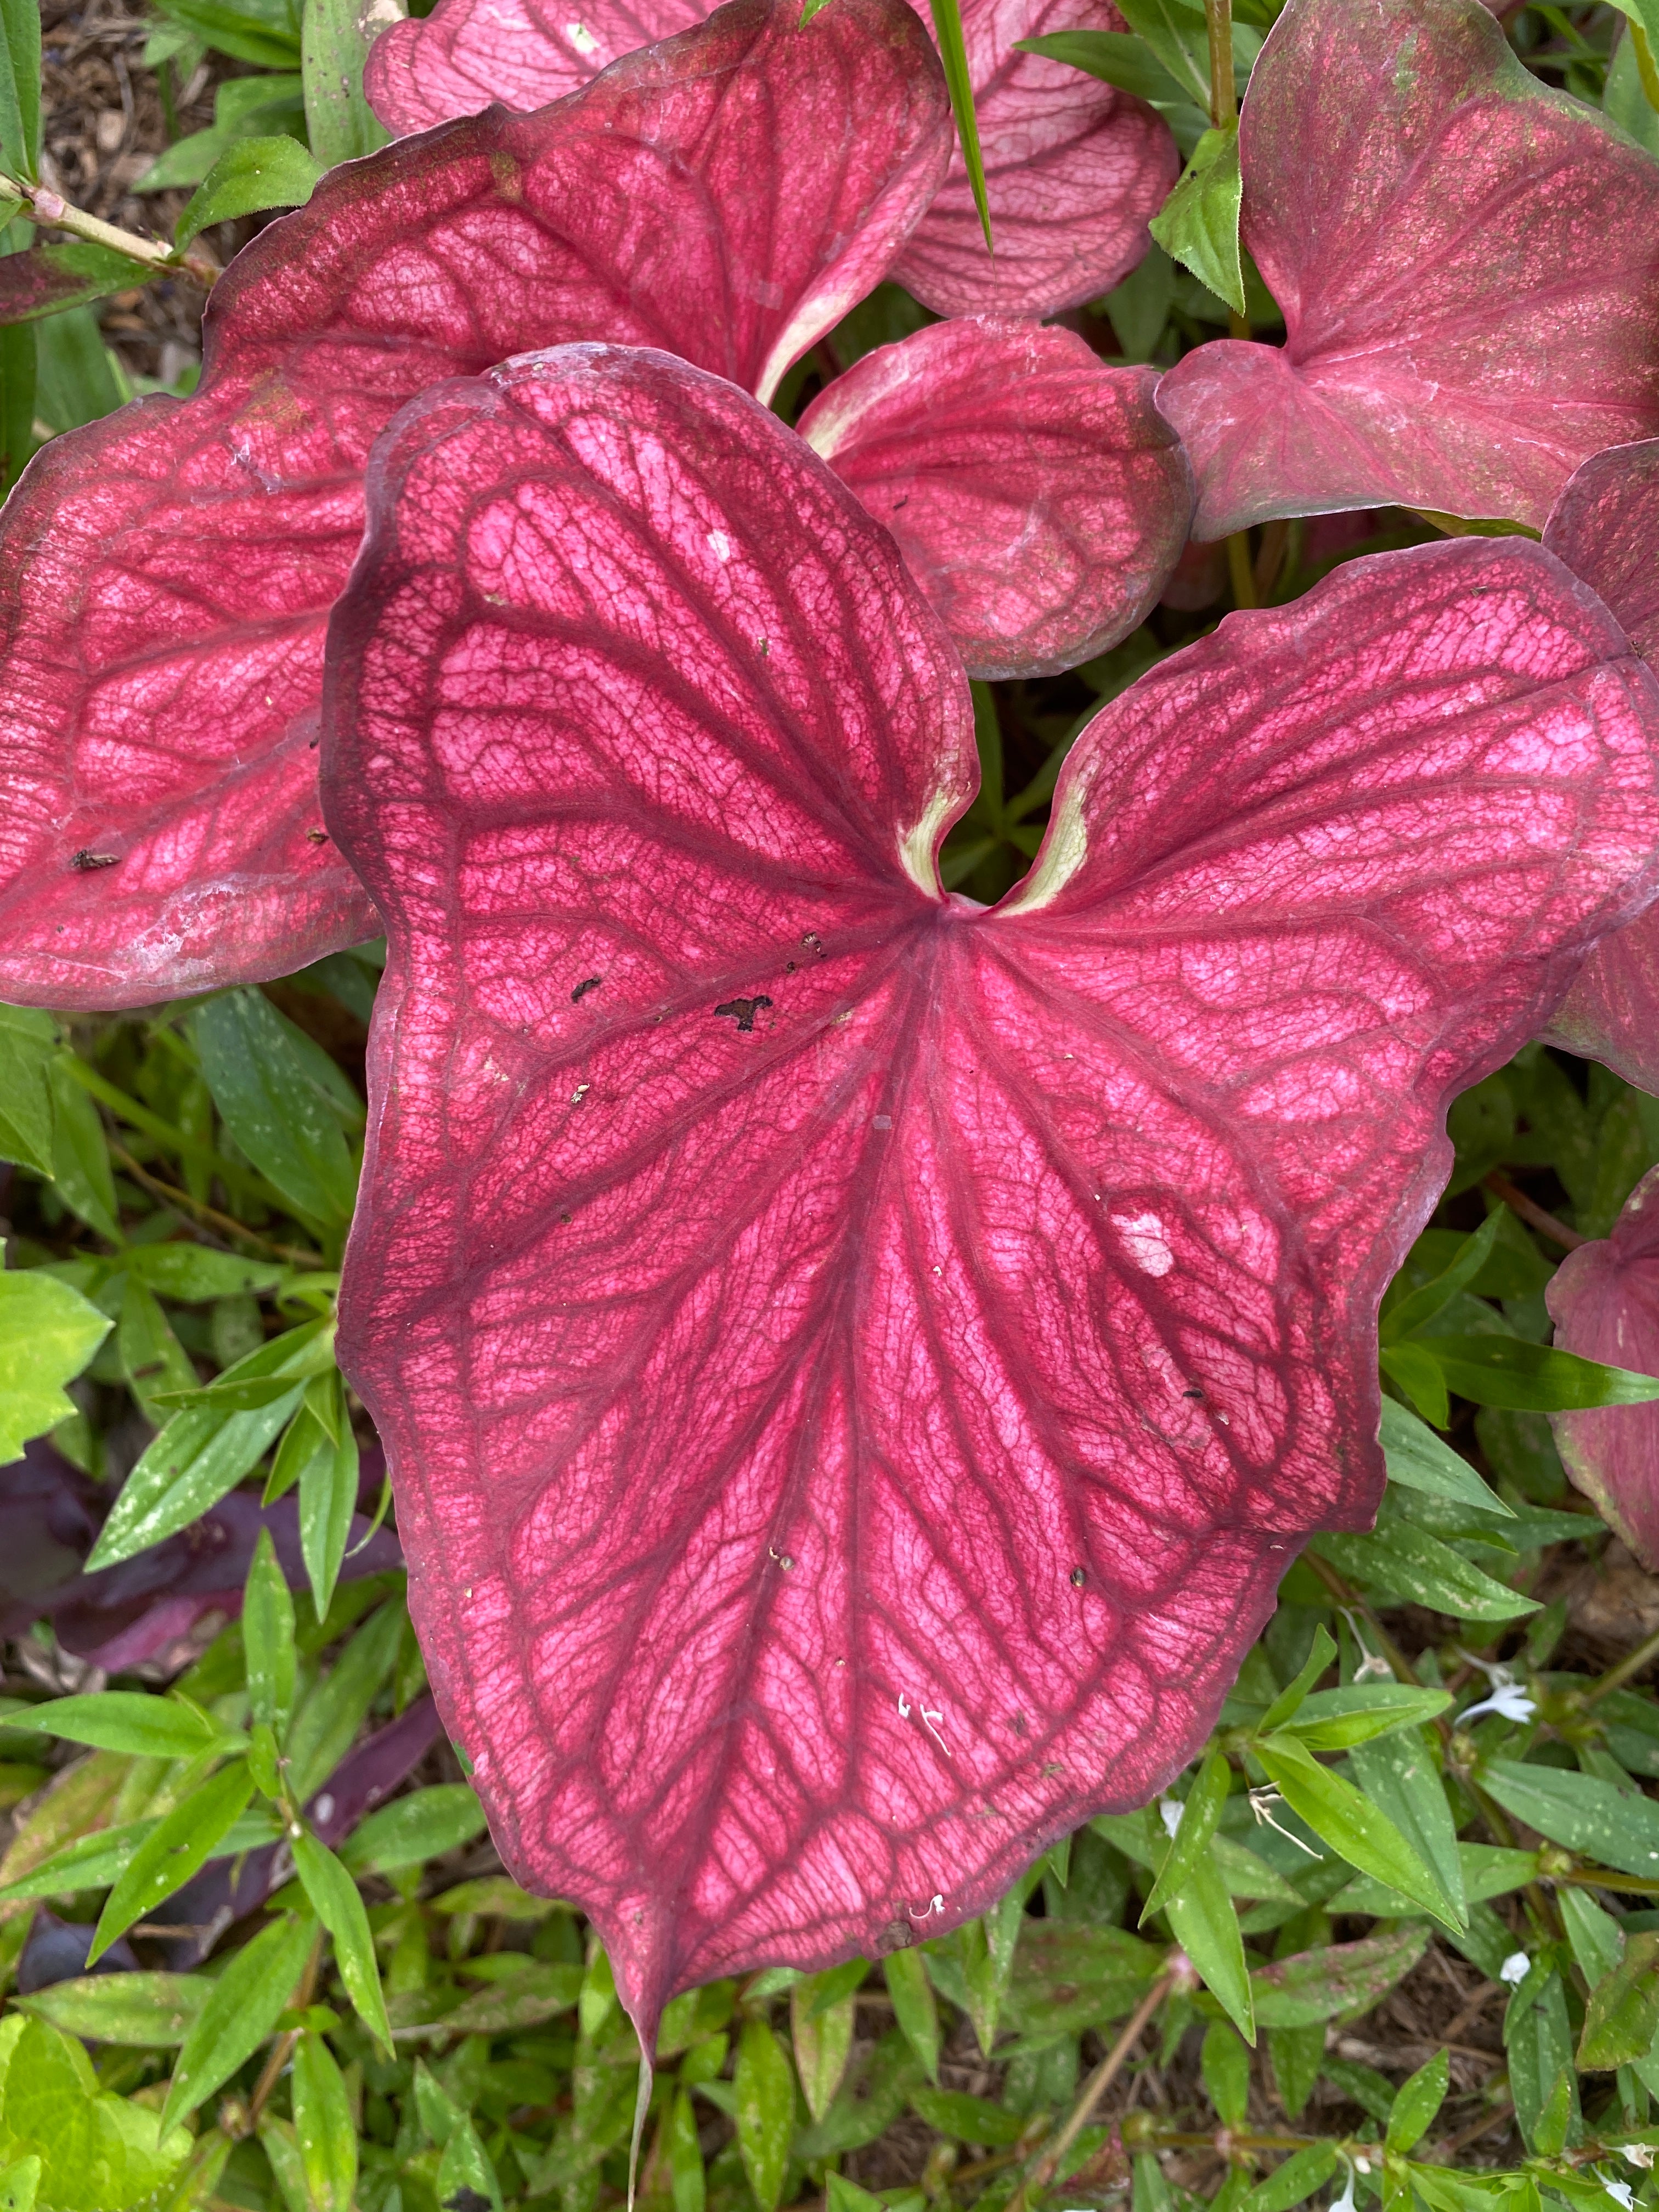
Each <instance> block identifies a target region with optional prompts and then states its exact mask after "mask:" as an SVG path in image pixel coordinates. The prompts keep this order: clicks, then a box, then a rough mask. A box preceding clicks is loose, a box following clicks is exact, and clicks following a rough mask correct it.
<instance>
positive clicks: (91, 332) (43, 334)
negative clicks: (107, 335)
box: [34, 307, 125, 430]
mask: <svg viewBox="0 0 1659 2212" xmlns="http://www.w3.org/2000/svg"><path fill="white" fill-rule="evenodd" d="M34 337H35V349H36V354H37V357H38V368H37V377H38V383H39V390H38V394H37V398H36V407H35V411H36V413H37V414H38V415H39V416H40V420H41V421H42V422H45V423H46V427H47V428H49V429H52V430H76V429H79V428H80V427H81V426H82V423H84V422H97V421H98V420H99V418H100V416H104V415H108V414H112V412H113V411H114V410H115V409H116V408H118V406H119V405H120V404H121V402H122V400H123V398H125V392H124V391H123V389H122V379H123V376H124V372H123V371H121V370H120V369H119V368H118V365H117V364H116V362H115V361H114V359H113V357H112V355H111V353H110V349H109V348H108V347H107V346H106V344H105V343H104V334H103V332H102V331H100V329H99V327H98V319H97V317H96V316H95V315H94V313H92V311H91V309H90V308H88V307H69V308H66V309H64V312H63V313H61V314H56V315H46V316H42V317H41V319H40V320H39V321H38V322H37V323H36V324H35V326H34Z"/></svg>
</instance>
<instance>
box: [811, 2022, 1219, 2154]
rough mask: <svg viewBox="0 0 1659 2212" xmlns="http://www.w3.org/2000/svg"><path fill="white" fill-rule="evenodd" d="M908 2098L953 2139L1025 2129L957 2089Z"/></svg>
mask: <svg viewBox="0 0 1659 2212" xmlns="http://www.w3.org/2000/svg"><path fill="white" fill-rule="evenodd" d="M1228 2033H1230V2034H1231V2029H1229V2030H1228ZM910 2102H911V2105H912V2106H913V2107H914V2108H915V2111H916V2112H919V2113H920V2114H921V2117H922V2118H923V2119H924V2120H926V2121H927V2124H928V2126H929V2127H930V2128H933V2129H934V2130H936V2131H937V2132H938V2133H939V2135H942V2136H950V2137H951V2141H952V2142H961V2143H988V2144H989V2145H990V2146H991V2148H993V2149H996V2148H998V2147H999V2146H1001V2147H1006V2145H1008V2144H1010V2143H1016V2142H1018V2141H1019V2139H1020V2137H1021V2136H1022V2135H1024V2132H1025V2120H1024V2117H1023V2115H1022V2114H1020V2113H1018V2112H1010V2111H1009V2110H1008V2109H1007V2107H1006V2106H1003V2105H994V2104H992V2103H991V2102H990V2101H989V2100H988V2099H987V2098H984V2097H970V2096H969V2095H967V2094H966V2093H963V2091H960V2090H957V2089H913V2090H912V2091H911V2093H910ZM814 2117H815V2118H818V2117H821V2116H820V2115H817V2114H815V2115H814Z"/></svg>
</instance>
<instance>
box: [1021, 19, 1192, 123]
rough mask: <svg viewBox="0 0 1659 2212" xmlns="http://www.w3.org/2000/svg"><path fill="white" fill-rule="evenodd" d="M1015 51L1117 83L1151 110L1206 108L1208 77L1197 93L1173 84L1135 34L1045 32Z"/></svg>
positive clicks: (1173, 79) (1115, 32) (1161, 66)
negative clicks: (1059, 63)
mask: <svg viewBox="0 0 1659 2212" xmlns="http://www.w3.org/2000/svg"><path fill="white" fill-rule="evenodd" d="M1014 52H1016V53H1019V54H1042V55H1043V56H1044V57H1045V58H1046V59H1048V60H1049V61H1051V62H1061V63H1063V64H1065V65H1066V68H1068V69H1078V70H1084V71H1085V72H1086V74H1087V75H1088V76H1092V77H1098V78H1099V80H1100V81H1101V82H1102V83H1103V84H1115V86H1116V87H1117V88H1118V90H1119V91H1120V92H1127V93H1129V94H1132V95H1133V98H1135V99H1136V100H1146V102H1147V104H1148V105H1149V106H1153V107H1160V108H1170V107H1183V106H1190V107H1194V108H1197V107H1198V106H1200V104H1207V102H1208V100H1209V97H1210V88H1209V84H1208V81H1207V78H1206V82H1205V84H1204V86H1203V88H1202V89H1201V90H1200V91H1199V92H1197V93H1196V94H1195V93H1194V89H1193V88H1192V86H1191V85H1190V84H1186V83H1182V82H1179V81H1177V79H1176V77H1175V76H1172V75H1171V74H1170V71H1169V70H1167V69H1166V68H1165V67H1164V64H1163V63H1162V62H1161V61H1159V60H1158V57H1157V56H1156V55H1155V54H1153V53H1152V52H1150V51H1149V49H1148V48H1147V46H1146V42H1145V40H1141V39H1139V38H1137V37H1136V35H1135V33H1133V31H1049V32H1048V33H1045V34H1044V35H1043V36H1042V38H1040V39H1016V40H1015V41H1014ZM1206 120H1207V118H1206Z"/></svg>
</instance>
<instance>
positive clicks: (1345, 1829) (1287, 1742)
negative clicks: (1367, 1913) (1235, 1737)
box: [1254, 1735, 1464, 1929]
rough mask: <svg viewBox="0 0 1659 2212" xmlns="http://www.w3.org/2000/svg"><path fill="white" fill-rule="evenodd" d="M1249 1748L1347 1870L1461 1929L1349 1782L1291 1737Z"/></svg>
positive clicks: (1398, 1839) (1412, 1855) (1433, 1880)
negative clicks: (1394, 1891)
mask: <svg viewBox="0 0 1659 2212" xmlns="http://www.w3.org/2000/svg"><path fill="white" fill-rule="evenodd" d="M1254 1749H1255V1756H1256V1758H1257V1759H1259V1760H1260V1761H1261V1765H1262V1766H1263V1768H1264V1769H1265V1770H1266V1771H1267V1776H1268V1778H1269V1779H1270V1780H1271V1781H1272V1782H1273V1783H1274V1784H1276V1785H1277V1787H1278V1789H1279V1795H1280V1796H1282V1797H1283V1798H1284V1800H1285V1803H1286V1804H1287V1805H1288V1806H1289V1807H1290V1808H1291V1810H1292V1812H1295V1813H1298V1814H1300V1815H1301V1816H1302V1818H1303V1819H1304V1820H1305V1821H1306V1822H1307V1824H1308V1826H1310V1828H1311V1829H1312V1830H1313V1832H1314V1833H1315V1834H1316V1836H1318V1837H1319V1838H1321V1840H1322V1842H1324V1843H1327V1844H1329V1845H1330V1847H1331V1849H1332V1850H1334V1851H1336V1852H1338V1853H1339V1854H1340V1856H1341V1857H1343V1858H1345V1859H1346V1860H1347V1862H1348V1863H1349V1865H1350V1866H1355V1867H1358V1869H1359V1870H1360V1872H1361V1873H1362V1874H1369V1875H1375V1876H1376V1879H1377V1881H1384V1882H1387V1883H1388V1885H1389V1887H1390V1888H1391V1889H1397V1890H1400V1891H1401V1892H1402V1893H1404V1894H1405V1895H1406V1896H1407V1897H1410V1898H1414V1899H1416V1900H1417V1902H1418V1903H1419V1905H1422V1906H1424V1908H1425V1910H1426V1911H1430V1912H1431V1913H1432V1914H1433V1915H1434V1917H1436V1919H1437V1920H1441V1921H1443V1922H1444V1923H1445V1924H1446V1925H1447V1926H1448V1927H1449V1928H1453V1929H1460V1928H1462V1925H1463V1919H1464V1916H1463V1915H1462V1914H1461V1913H1460V1912H1459V1911H1458V1910H1457V1908H1456V1906H1455V1904H1454V1903H1453V1902H1452V1900H1451V1899H1450V1898H1449V1897H1448V1896H1447V1894H1446V1892H1445V1889H1444V1887H1443V1885H1442V1883H1441V1882H1440V1881H1439V1880H1438V1878H1437V1876H1436V1875H1434V1874H1432V1873H1431V1871H1430V1869H1428V1868H1427V1867H1426V1866H1425V1864H1424V1863H1423V1861H1422V1860H1421V1858H1419V1856H1418V1854H1417V1853H1416V1851H1414V1850H1413V1849H1412V1847H1411V1845H1410V1844H1408V1843H1407V1841H1406V1838H1404V1837H1403V1836H1402V1835H1401V1832H1400V1831H1399V1829H1398V1828H1396V1827H1395V1825H1394V1822H1393V1821H1392V1820H1389V1818H1388V1816H1387V1814H1383V1813H1381V1812H1379V1811H1378V1810H1377V1809H1376V1807H1375V1806H1373V1805H1371V1804H1370V1803H1369V1802H1368V1801H1367V1800H1366V1799H1365V1798H1364V1796H1362V1795H1361V1794H1360V1792H1359V1791H1358V1790H1356V1789H1355V1788H1354V1786H1353V1784H1352V1783H1351V1782H1345V1781H1344V1780H1343V1779H1342V1778H1341V1776H1340V1775H1339V1774H1333V1773H1332V1772H1331V1771H1330V1770H1329V1768H1328V1767H1324V1766H1322V1765H1320V1764H1319V1761H1318V1760H1317V1759H1316V1758H1315V1757H1314V1756H1313V1754H1312V1753H1311V1752H1310V1751H1309V1750H1308V1749H1307V1747H1305V1745H1303V1744H1300V1743H1298V1742H1297V1740H1296V1739H1295V1737H1294V1736H1289V1735H1278V1736H1274V1737H1273V1738H1271V1739H1269V1740H1267V1741H1262V1742H1260V1743H1257V1744H1256V1745H1255V1747H1254Z"/></svg>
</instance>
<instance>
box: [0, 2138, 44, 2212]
mask: <svg viewBox="0 0 1659 2212" xmlns="http://www.w3.org/2000/svg"><path fill="white" fill-rule="evenodd" d="M39 2190H40V2159H39V2157H38V2156H37V2155H36V2154H35V2153H34V2152H33V2151H31V2152H30V2153H29V2154H28V2156H27V2158H15V2159H11V2160H8V2162H7V2163H6V2165H5V2166H0V2212H34V2200H35V2197H36V2194H37V2192H38V2191H39Z"/></svg>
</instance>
